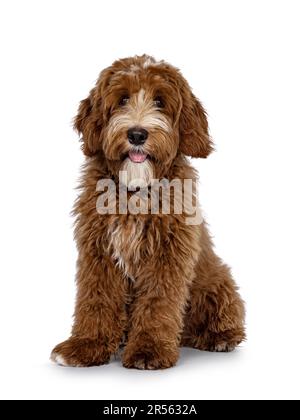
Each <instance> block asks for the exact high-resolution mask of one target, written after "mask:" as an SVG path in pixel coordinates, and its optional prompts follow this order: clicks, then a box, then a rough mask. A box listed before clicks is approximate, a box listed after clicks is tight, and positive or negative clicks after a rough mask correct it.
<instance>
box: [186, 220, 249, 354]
mask: <svg viewBox="0 0 300 420" xmlns="http://www.w3.org/2000/svg"><path fill="white" fill-rule="evenodd" d="M201 229H202V252H201V255H200V258H199V262H198V263H197V265H196V267H195V273H196V275H195V278H194V281H193V284H192V286H191V289H190V299H189V303H188V306H187V310H186V315H185V321H184V331H183V334H182V341H181V344H182V346H187V347H193V348H197V349H199V350H206V351H223V352H226V351H231V350H233V349H234V348H235V347H236V346H237V345H238V344H240V343H241V342H242V341H243V340H245V329H244V303H243V301H242V300H241V298H240V296H239V294H238V292H237V287H236V285H235V282H234V280H233V279H232V276H231V273H230V270H229V268H228V267H227V266H226V265H225V264H223V263H222V261H221V260H220V259H219V258H218V257H217V256H216V255H215V254H214V252H213V250H212V244H211V241H210V238H209V236H208V233H207V231H206V227H205V225H203V226H202V227H201Z"/></svg>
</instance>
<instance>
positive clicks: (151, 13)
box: [0, 0, 300, 399]
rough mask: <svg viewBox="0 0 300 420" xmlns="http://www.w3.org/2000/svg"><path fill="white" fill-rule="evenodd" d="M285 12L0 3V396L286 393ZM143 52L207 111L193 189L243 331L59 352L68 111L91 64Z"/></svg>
mask: <svg viewBox="0 0 300 420" xmlns="http://www.w3.org/2000/svg"><path fill="white" fill-rule="evenodd" d="M299 12H300V10H299V2H298V1H296V0H295V1H289V0H284V1H276V0H272V1H267V0H264V1H261V0H260V1H254V0H251V1H240V0H236V1H232V0H227V1H214V0H207V1H200V0H194V1H193V0H189V1H177V0H169V1H167V0H164V1H162V0H151V1H141V0H138V1H137V0H126V1H122V0H119V1H116V0H110V1H89V0H84V1H76V0H72V1H61V0H57V1H55V0H51V1H50V0H49V1H38V0H36V1H33V0H27V1H22V0H21V1H15V0H10V1H6V2H1V6H0V40H1V41H0V42H1V50H0V54H1V56H0V60H1V63H0V72H1V77H0V103H1V105H0V106H1V109H0V118H1V126H0V130H1V131H0V132H1V143H0V144H1V150H0V183H1V184H0V191H1V196H0V199H1V208H0V212H1V218H0V223H1V226H0V228H1V230H0V241H1V272H0V279H1V291H0V293H1V294H0V320H1V321H0V322H1V338H0V340H1V344H0V353H1V355H0V361H1V374H0V381H1V383H0V386H1V394H0V397H1V398H10V399H17V398H21V399H53V398H55V399H56V398H62V399H79V398H80V399H81V398H82V399H90V398H92V399H105V398H108V399H113V398H114V399H117V398H121V399H122V398H124V399H145V398H166V399H179V398H180V399H186V398H187V399H189V398H194V399H207V398H208V399H218V398H221V399H241V398H243V399H244V398H245V399H251V398H258V399H262V398H271V399H278V398H299V396H300V391H299V374H300V368H299V345H300V340H299V331H300V329H299V320H300V316H299V315H300V311H299V307H300V304H299V296H300V285H299V284H300V271H299V257H300V255H299V237H300V236H299V234H300V229H299V216H300V205H299V179H300V170H299V158H300V119H299V102H300V83H299V77H300V76H299V75H300V61H299V40H300V29H299V28H300V26H299ZM144 52H146V53H148V54H153V55H154V56H155V57H157V58H158V59H162V58H163V59H165V60H167V61H170V62H171V63H173V64H174V65H176V66H178V67H180V68H181V69H182V71H183V73H184V75H185V76H186V78H187V79H188V80H189V82H190V84H191V85H192V87H193V89H194V92H195V93H196V95H197V96H198V97H200V99H201V100H202V102H203V104H204V105H205V107H206V109H207V110H208V113H209V123H210V128H211V134H212V137H213V138H214V140H215V143H216V148H217V152H216V153H214V154H213V155H211V156H210V157H209V158H208V159H206V160H202V161H200V160H199V161H198V160H194V164H195V165H196V166H197V168H198V169H199V172H200V179H201V189H200V199H201V203H202V206H203V208H204V211H205V214H206V215H207V220H208V222H209V223H210V226H211V231H212V233H213V235H214V239H215V244H216V249H217V252H218V254H220V255H221V256H222V257H223V258H224V260H225V261H226V262H228V263H229V264H230V265H231V266H232V269H233V273H234V276H235V278H236V280H237V282H238V284H239V285H240V287H241V293H242V296H243V298H244V299H245V301H246V303H247V330H248V341H247V343H245V344H244V345H243V346H242V347H241V348H240V349H239V350H237V351H236V352H234V353H232V354H209V353H201V352H198V351H196V350H183V351H182V354H181V358H180V361H179V363H178V365H177V367H175V368H173V369H170V370H167V371H159V372H141V371H135V370H126V369H125V368H123V367H122V366H121V364H120V361H118V360H117V361H114V362H112V363H111V364H110V365H107V366H103V367H97V368H89V369H85V368H82V369H74V368H62V367H58V366H56V365H54V364H51V363H50V362H49V360H48V358H49V354H50V351H51V349H52V347H53V346H54V345H55V344H57V343H58V342H60V341H62V340H63V339H65V338H67V336H68V334H69V332H70V326H71V322H72V319H71V315H72V312H73V303H74V295H75V284H74V275H75V261H76V248H75V244H74V242H73V237H72V219H71V217H70V216H69V212H70V210H71V208H72V203H73V200H74V198H75V197H76V191H75V189H74V188H75V186H76V182H77V179H78V176H79V168H80V165H81V163H82V162H83V156H82V154H81V152H80V148H79V142H78V139H77V136H76V134H75V133H74V132H73V131H72V128H71V119H72V117H73V116H74V115H75V112H76V109H77V105H78V102H79V100H81V99H83V98H84V97H85V96H86V95H87V93H88V91H89V89H90V88H91V87H92V86H93V83H94V81H95V79H96V78H97V75H98V73H99V71H100V70H101V69H102V68H104V67H106V66H108V65H110V64H111V62H112V61H113V60H115V59H116V58H120V57H124V56H130V55H134V54H142V53H144Z"/></svg>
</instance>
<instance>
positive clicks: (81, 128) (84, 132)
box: [74, 88, 102, 156]
mask: <svg viewBox="0 0 300 420" xmlns="http://www.w3.org/2000/svg"><path fill="white" fill-rule="evenodd" d="M95 91H96V89H95V88H94V89H92V90H91V91H90V94H89V96H88V97H87V98H86V99H83V100H82V101H81V102H80V104H79V108H78V112H77V115H76V117H75V118H74V128H75V130H76V131H78V133H79V134H80V135H81V136H82V137H81V141H82V142H83V144H82V150H83V153H84V154H85V155H86V156H94V155H95V154H96V153H97V152H98V151H99V150H100V136H101V130H102V112H100V104H99V101H97V103H96V100H95Z"/></svg>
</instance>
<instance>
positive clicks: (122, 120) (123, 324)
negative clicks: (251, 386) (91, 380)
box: [51, 55, 245, 369]
mask: <svg viewBox="0 0 300 420" xmlns="http://www.w3.org/2000/svg"><path fill="white" fill-rule="evenodd" d="M75 128H76V129H77V130H78V132H79V133H80V134H81V135H82V142H83V145H82V148H83V152H84V154H85V155H86V157H87V158H86V163H85V166H84V170H83V176H82V184H81V188H82V190H81V195H80V197H79V198H78V200H77V202H76V204H75V210H74V212H75V215H76V216H77V219H76V230H75V238H76V242H77V245H78V250H79V256H78V272H77V288H78V291H77V300H76V308H75V321H74V325H73V329H72V334H71V337H70V338H69V339H68V340H66V341H64V342H63V343H61V344H58V345H57V346H56V347H55V348H54V350H53V351H52V354H51V357H52V360H54V361H56V362H57V363H58V364H62V365H66V366H93V365H101V364H104V363H108V362H109V360H110V357H111V355H112V354H113V353H115V352H117V351H118V349H119V348H120V346H121V344H123V345H124V346H125V348H124V351H123V354H122V362H123V365H124V366H125V367H127V368H138V369H163V368H168V367H171V366H173V365H175V363H176V361H177V359H178V356H179V348H180V345H181V346H189V347H193V348H196V349H199V350H208V351H230V350H233V349H234V348H235V347H236V346H237V345H238V344H239V343H240V342H241V341H243V340H244V339H245V331H244V305H243V302H242V300H241V298H240V296H239V294H238V292H237V288H236V285H235V283H234V281H233V279H232V277H231V274H230V270H229V268H228V267H227V266H226V265H224V264H223V262H222V261H221V260H220V259H219V258H218V257H217V256H216V255H215V253H214V251H213V247H212V242H211V239H210V237H209V234H208V232H207V228H206V225H205V223H204V222H203V223H200V224H198V225H192V224H188V223H186V214H185V213H182V214H176V213H175V212H174V206H173V207H171V211H170V213H169V214H164V213H163V212H158V213H156V214H121V212H120V211H119V212H118V211H117V212H116V214H99V212H98V211H97V199H98V198H99V195H100V192H99V191H98V189H97V183H98V181H99V180H101V179H110V180H113V181H114V182H115V183H116V185H117V186H118V185H119V183H120V184H121V183H122V184H124V185H126V187H127V188H126V191H127V192H126V194H128V197H130V196H131V195H132V190H134V189H135V188H137V187H139V186H140V184H139V183H140V180H141V179H142V181H143V182H144V184H145V185H146V186H147V188H148V185H149V187H150V185H151V180H152V179H158V180H160V179H162V178H165V179H168V180H169V181H171V180H174V179H179V180H182V181H184V180H185V179H193V180H194V181H195V180H196V174H195V171H194V170H193V168H192V167H191V165H190V163H189V161H188V160H187V159H186V157H185V155H186V156H192V157H202V158H205V157H207V156H208V155H209V153H210V152H211V151H212V149H213V147H212V142H211V139H210V137H209V134H208V124H207V119H206V114H205V111H204V109H203V107H202V105H201V103H200V102H199V101H198V100H197V99H196V97H195V96H194V95H193V93H192V92H191V89H190V87H189V85H188V83H187V81H186V80H185V79H184V78H183V76H182V75H181V73H180V72H179V71H178V70H177V69H176V68H174V67H172V66H171V65H169V64H168V63H166V62H163V61H159V62H157V61H155V60H154V59H153V58H152V57H149V56H146V55H144V56H141V57H133V58H126V59H122V60H118V61H116V62H115V63H114V64H113V65H112V66H111V67H109V68H107V69H105V70H104V71H103V72H102V73H101V74H100V77H99V79H98V81H97V83H96V86H95V87H94V88H93V89H92V90H91V92H90V94H89V96H88V97H87V98H86V99H84V100H83V101H82V102H81V103H80V106H79V111H78V115H77V116H76V118H75ZM120 171H121V172H120ZM124 174H125V175H126V176H124ZM137 179H138V180H139V181H138V182H136V180H137ZM118 194H119V193H118V192H117V196H116V202H117V203H118V201H119V199H120V197H119V195H118Z"/></svg>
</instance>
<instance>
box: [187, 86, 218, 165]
mask: <svg viewBox="0 0 300 420" xmlns="http://www.w3.org/2000/svg"><path fill="white" fill-rule="evenodd" d="M181 97H182V109H181V114H180V117H179V133H180V146H179V148H180V150H181V152H182V153H183V154H185V155H187V156H191V157H201V158H206V157H207V156H208V155H209V154H210V153H211V152H212V151H213V143H212V141H211V139H210V136H209V132H208V122H207V118H206V112H205V110H204V108H203V106H202V105H201V103H200V102H199V101H198V99H197V98H196V97H195V95H194V94H193V93H192V92H191V89H190V87H189V86H188V84H187V82H185V83H184V84H183V86H182V87H181Z"/></svg>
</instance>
